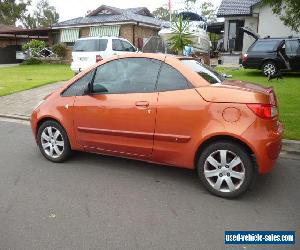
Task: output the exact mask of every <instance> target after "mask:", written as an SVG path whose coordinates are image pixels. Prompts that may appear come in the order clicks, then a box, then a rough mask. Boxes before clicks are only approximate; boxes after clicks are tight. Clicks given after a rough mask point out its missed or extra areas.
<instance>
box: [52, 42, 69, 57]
mask: <svg viewBox="0 0 300 250" xmlns="http://www.w3.org/2000/svg"><path fill="white" fill-rule="evenodd" d="M52 51H53V52H54V53H55V54H56V55H57V56H59V57H62V58H64V57H65V55H66V53H67V47H66V45H65V44H64V43H57V44H55V45H53V47H52Z"/></svg>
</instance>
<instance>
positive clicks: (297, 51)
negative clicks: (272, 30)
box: [285, 39, 300, 70]
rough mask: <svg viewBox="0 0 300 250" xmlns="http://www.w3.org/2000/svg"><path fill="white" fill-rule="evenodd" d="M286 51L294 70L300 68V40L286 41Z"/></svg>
mask: <svg viewBox="0 0 300 250" xmlns="http://www.w3.org/2000/svg"><path fill="white" fill-rule="evenodd" d="M285 53H286V55H287V57H288V60H289V63H290V67H291V69H292V70H300V40H299V39H295V40H287V41H286V42H285Z"/></svg>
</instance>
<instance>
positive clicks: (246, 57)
mask: <svg viewBox="0 0 300 250" xmlns="http://www.w3.org/2000/svg"><path fill="white" fill-rule="evenodd" d="M247 60H248V54H244V55H243V63H245V62H247Z"/></svg>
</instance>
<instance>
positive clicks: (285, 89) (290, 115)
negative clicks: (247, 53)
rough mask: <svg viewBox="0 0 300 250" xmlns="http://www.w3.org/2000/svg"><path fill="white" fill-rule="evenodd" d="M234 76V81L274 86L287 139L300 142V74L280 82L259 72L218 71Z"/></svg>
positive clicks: (291, 74) (290, 75)
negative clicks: (269, 78) (269, 79)
mask: <svg viewBox="0 0 300 250" xmlns="http://www.w3.org/2000/svg"><path fill="white" fill-rule="evenodd" d="M218 71H219V72H225V73H227V74H230V75H232V76H233V77H232V79H238V80H244V81H249V82H253V83H259V84H261V85H264V86H273V87H274V89H275V92H276V95H277V97H278V100H279V112H280V120H281V121H282V122H283V123H284V127H285V134H284V137H285V138H286V139H294V140H300V74H296V73H288V74H286V75H284V76H283V79H279V80H278V81H277V80H276V79H275V80H271V81H270V82H268V79H267V78H266V77H264V76H263V75H262V73H261V71H258V70H247V69H240V70H229V69H222V68H219V69H218Z"/></svg>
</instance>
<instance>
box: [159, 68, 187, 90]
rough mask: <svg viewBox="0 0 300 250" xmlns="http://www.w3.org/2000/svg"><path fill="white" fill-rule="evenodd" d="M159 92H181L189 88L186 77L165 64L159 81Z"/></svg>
mask: <svg viewBox="0 0 300 250" xmlns="http://www.w3.org/2000/svg"><path fill="white" fill-rule="evenodd" d="M157 88H158V91H168V90H179V89H187V88H189V84H188V82H187V80H186V79H185V78H184V76H183V75H182V74H181V73H180V72H179V71H178V70H176V69H174V68H173V67H172V66H170V65H168V64H166V63H163V66H162V68H161V71H160V74H159V79H158V87H157Z"/></svg>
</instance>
